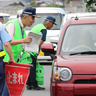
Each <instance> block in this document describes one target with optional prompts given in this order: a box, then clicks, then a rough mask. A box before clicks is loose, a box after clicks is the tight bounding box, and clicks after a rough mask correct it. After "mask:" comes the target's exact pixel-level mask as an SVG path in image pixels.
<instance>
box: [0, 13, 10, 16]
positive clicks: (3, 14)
mask: <svg viewBox="0 0 96 96" xmlns="http://www.w3.org/2000/svg"><path fill="white" fill-rule="evenodd" d="M0 16H10V15H9V14H7V13H0Z"/></svg>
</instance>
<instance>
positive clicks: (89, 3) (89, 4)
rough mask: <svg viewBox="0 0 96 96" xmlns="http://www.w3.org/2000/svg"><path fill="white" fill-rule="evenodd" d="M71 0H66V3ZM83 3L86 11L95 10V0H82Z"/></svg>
mask: <svg viewBox="0 0 96 96" xmlns="http://www.w3.org/2000/svg"><path fill="white" fill-rule="evenodd" d="M70 1H72V0H67V3H69V2H70ZM84 3H86V11H88V12H96V8H95V7H94V6H96V0H84Z"/></svg>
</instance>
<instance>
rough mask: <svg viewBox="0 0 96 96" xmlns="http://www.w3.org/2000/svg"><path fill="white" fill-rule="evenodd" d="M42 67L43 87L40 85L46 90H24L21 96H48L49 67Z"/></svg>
mask: <svg viewBox="0 0 96 96" xmlns="http://www.w3.org/2000/svg"><path fill="white" fill-rule="evenodd" d="M43 67H44V85H41V86H42V87H45V88H46V89H45V90H43V91H41V90H39V91H38V90H26V88H25V91H24V93H23V95H22V96H50V76H51V65H43Z"/></svg>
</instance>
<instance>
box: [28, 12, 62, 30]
mask: <svg viewBox="0 0 96 96" xmlns="http://www.w3.org/2000/svg"><path fill="white" fill-rule="evenodd" d="M37 15H39V16H40V18H35V22H34V24H33V25H32V26H31V27H26V30H31V28H32V27H33V26H35V25H37V24H39V23H43V21H44V19H45V18H46V17H47V16H53V17H55V18H56V23H57V25H56V26H53V27H52V28H51V30H60V26H61V21H62V15H61V14H56V13H55V14H52V13H51V14H49V13H47V14H45V13H44V14H37Z"/></svg>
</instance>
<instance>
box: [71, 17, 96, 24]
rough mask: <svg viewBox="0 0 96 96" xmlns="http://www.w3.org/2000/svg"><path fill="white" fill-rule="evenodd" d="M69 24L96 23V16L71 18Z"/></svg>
mask: <svg viewBox="0 0 96 96" xmlns="http://www.w3.org/2000/svg"><path fill="white" fill-rule="evenodd" d="M69 22H70V24H85V23H96V16H83V17H82V16H81V17H75V18H71V19H70V20H69Z"/></svg>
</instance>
